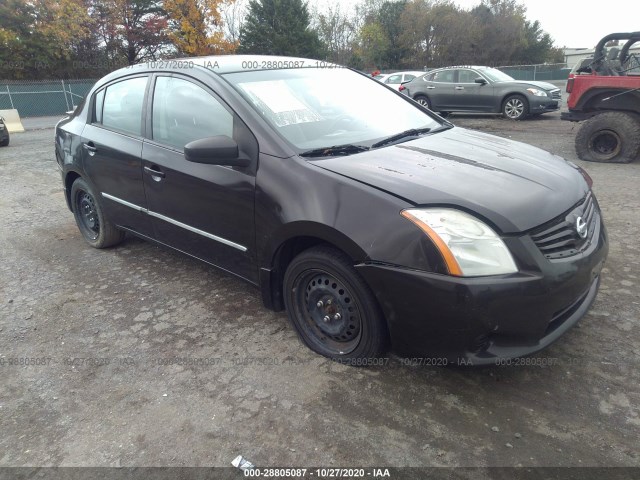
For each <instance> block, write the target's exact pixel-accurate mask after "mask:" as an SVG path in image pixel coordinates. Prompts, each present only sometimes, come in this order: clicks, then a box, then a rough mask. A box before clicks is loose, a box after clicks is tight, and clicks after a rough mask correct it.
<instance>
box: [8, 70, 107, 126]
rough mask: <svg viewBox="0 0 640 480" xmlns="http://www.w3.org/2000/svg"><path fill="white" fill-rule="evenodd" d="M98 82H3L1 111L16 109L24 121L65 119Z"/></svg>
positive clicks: (83, 80) (89, 80)
mask: <svg viewBox="0 0 640 480" xmlns="http://www.w3.org/2000/svg"><path fill="white" fill-rule="evenodd" d="M95 82H96V80H95V79H81V80H0V110H6V109H16V110H18V114H19V115H20V117H21V118H28V117H46V116H61V115H63V114H64V113H65V112H68V111H69V110H73V109H74V107H75V106H76V105H78V104H79V103H80V102H81V101H82V99H83V98H84V97H85V95H86V94H87V93H89V90H91V87H93V84H94V83H95Z"/></svg>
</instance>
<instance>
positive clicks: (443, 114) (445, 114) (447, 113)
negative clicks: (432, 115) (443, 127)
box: [438, 112, 451, 118]
mask: <svg viewBox="0 0 640 480" xmlns="http://www.w3.org/2000/svg"><path fill="white" fill-rule="evenodd" d="M438 115H440V116H441V117H442V118H447V117H448V116H449V115H451V112H438Z"/></svg>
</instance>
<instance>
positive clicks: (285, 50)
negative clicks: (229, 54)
mask: <svg viewBox="0 0 640 480" xmlns="http://www.w3.org/2000/svg"><path fill="white" fill-rule="evenodd" d="M238 52H239V53H259V54H267V55H292V56H302V57H311V58H322V57H323V56H324V47H323V45H322V43H321V42H320V39H319V37H318V33H317V32H316V31H315V30H313V29H312V28H311V27H310V17H309V10H308V8H307V4H306V3H303V2H302V0H251V1H250V2H249V9H248V11H247V17H246V19H245V22H244V25H243V26H242V28H241V30H240V46H239V47H238Z"/></svg>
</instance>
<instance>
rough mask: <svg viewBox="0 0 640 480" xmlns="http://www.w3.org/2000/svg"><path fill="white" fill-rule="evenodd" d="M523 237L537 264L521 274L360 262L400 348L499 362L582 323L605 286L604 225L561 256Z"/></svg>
mask: <svg viewBox="0 0 640 480" xmlns="http://www.w3.org/2000/svg"><path fill="white" fill-rule="evenodd" d="M516 242H519V243H520V248H519V249H520V252H519V254H520V255H522V253H523V251H522V250H523V249H524V250H527V251H528V254H529V256H528V258H527V262H528V267H529V270H521V272H519V273H517V274H513V275H502V276H494V277H477V278H460V277H451V276H447V275H440V274H434V273H428V272H423V271H417V270H410V269H407V268H403V267H398V266H390V265H380V264H373V263H372V264H363V265H359V266H358V267H357V268H358V270H359V272H360V274H361V275H362V276H363V277H364V278H365V280H366V281H367V283H368V284H369V285H370V287H371V288H372V290H373V292H374V294H375V295H376V297H377V298H378V301H379V303H380V305H381V307H382V310H383V312H384V314H385V317H386V319H387V325H388V328H389V333H390V335H391V342H392V345H393V349H394V350H395V351H396V352H397V353H398V354H400V355H403V356H410V357H415V356H417V357H422V358H429V359H433V360H435V359H444V358H446V359H447V360H448V362H453V363H455V362H458V363H464V364H469V363H471V364H473V365H493V364H496V363H498V360H500V359H505V358H515V357H521V356H526V355H531V354H533V353H535V352H537V351H539V350H541V349H543V348H545V347H547V346H548V345H550V344H551V343H553V342H554V341H555V340H557V339H558V338H559V337H561V336H562V335H563V334H564V333H565V332H566V331H567V330H569V329H570V328H571V327H572V326H573V325H575V324H576V323H577V322H578V321H579V320H580V318H582V317H583V316H584V315H585V314H586V312H587V310H588V309H589V307H590V306H591V304H592V302H593V301H594V299H595V297H596V294H597V291H598V286H599V283H600V271H601V270H602V267H603V265H604V262H605V259H606V257H607V253H608V242H607V238H606V231H605V228H604V225H603V224H602V223H601V222H600V228H599V231H598V232H597V235H596V236H595V237H594V239H593V241H592V243H591V245H590V246H589V248H588V249H586V250H585V251H584V252H582V253H581V254H579V255H575V256H573V257H569V258H565V259H562V260H557V261H550V260H548V259H546V258H544V256H543V255H542V254H541V253H540V252H539V251H538V250H537V247H536V246H535V245H534V244H533V243H532V242H531V241H530V240H529V239H528V237H526V236H525V237H523V238H521V239H511V241H510V243H516ZM510 249H511V250H512V251H514V248H513V245H511V246H510ZM515 249H516V250H518V247H517V246H516V247H515ZM520 263H521V264H522V262H520ZM536 265H537V266H538V268H535V267H536Z"/></svg>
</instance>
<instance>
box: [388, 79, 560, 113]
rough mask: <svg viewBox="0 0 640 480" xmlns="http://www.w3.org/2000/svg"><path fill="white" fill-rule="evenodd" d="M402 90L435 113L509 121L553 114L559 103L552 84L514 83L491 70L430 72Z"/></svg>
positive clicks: (556, 92) (555, 88)
mask: <svg viewBox="0 0 640 480" xmlns="http://www.w3.org/2000/svg"><path fill="white" fill-rule="evenodd" d="M403 87H404V88H402V89H401V91H402V92H403V93H404V94H406V95H408V96H410V97H411V98H413V99H414V100H415V101H417V102H418V103H420V104H421V105H424V106H425V107H427V108H429V109H431V110H433V111H436V112H442V113H449V112H476V113H480V112H482V113H502V114H503V115H504V116H505V117H506V118H509V119H511V120H522V119H524V118H526V117H527V116H528V115H539V114H541V113H545V112H553V111H555V110H558V109H559V108H560V101H561V100H562V94H561V93H560V89H559V88H558V87H556V86H555V85H552V84H551V83H546V82H534V81H531V82H529V81H519V80H514V79H513V78H511V77H510V76H509V75H507V74H506V73H504V72H501V71H500V70H497V69H495V68H490V67H447V68H441V69H438V70H432V71H431V72H429V73H428V74H426V75H422V76H420V77H417V78H415V79H414V80H412V81H411V82H408V83H406V84H404V85H403Z"/></svg>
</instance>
